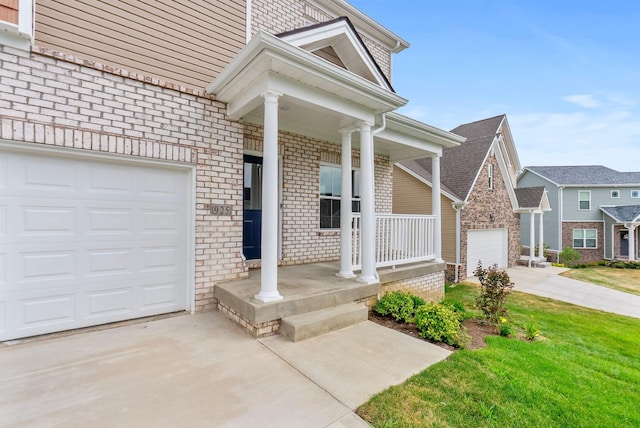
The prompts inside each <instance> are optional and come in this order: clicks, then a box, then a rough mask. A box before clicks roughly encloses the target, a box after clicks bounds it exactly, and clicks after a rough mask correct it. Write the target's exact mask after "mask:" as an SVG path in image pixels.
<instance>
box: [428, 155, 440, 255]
mask: <svg viewBox="0 0 640 428" xmlns="http://www.w3.org/2000/svg"><path fill="white" fill-rule="evenodd" d="M431 181H432V183H431V186H432V192H431V214H432V215H434V216H435V217H436V223H435V225H434V228H433V254H434V255H435V256H436V261H439V262H442V261H444V260H442V226H441V225H442V213H441V209H440V156H439V155H436V156H433V157H432V158H431ZM425 238H426V237H425Z"/></svg>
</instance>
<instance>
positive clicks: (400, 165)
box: [394, 163, 464, 204]
mask: <svg viewBox="0 0 640 428" xmlns="http://www.w3.org/2000/svg"><path fill="white" fill-rule="evenodd" d="M394 165H395V166H396V167H398V168H400V169H401V170H402V171H404V172H406V173H407V174H409V175H410V176H412V177H414V178H415V179H417V180H419V181H421V182H423V183H424V184H426V185H427V186H429V187H431V188H432V189H433V184H432V183H431V181H429V180H427V179H426V178H424V177H423V176H421V175H420V174H417V173H416V172H414V171H412V170H411V169H409V168H407V167H406V166H404V165H402V164H400V163H394ZM440 193H441V194H443V195H444V196H446V197H447V198H448V199H450V200H451V202H453V203H456V204H464V201H462V200H461V199H460V198H457V197H456V196H454V195H452V194H451V193H449V192H447V191H446V190H442V188H440Z"/></svg>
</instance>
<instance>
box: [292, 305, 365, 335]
mask: <svg viewBox="0 0 640 428" xmlns="http://www.w3.org/2000/svg"><path fill="white" fill-rule="evenodd" d="M368 313H369V311H368V308H367V306H366V305H365V304H364V303H347V304H344V305H340V306H334V307H331V308H326V309H320V310H318V311H313V312H307V313H305V314H300V315H293V316H290V317H286V318H282V321H281V324H280V334H281V335H282V336H284V337H286V338H288V339H290V340H291V341H292V342H299V341H301V340H305V339H310V338H312V337H316V336H320V335H322V334H325V333H329V332H331V331H335V330H340V329H343V328H345V327H349V326H352V325H355V324H358V323H361V322H363V321H366V320H367V318H368Z"/></svg>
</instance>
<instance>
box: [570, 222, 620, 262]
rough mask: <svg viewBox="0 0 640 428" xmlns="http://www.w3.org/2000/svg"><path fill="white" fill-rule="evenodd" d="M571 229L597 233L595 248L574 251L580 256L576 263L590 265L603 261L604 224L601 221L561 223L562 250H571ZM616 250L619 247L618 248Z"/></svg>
mask: <svg viewBox="0 0 640 428" xmlns="http://www.w3.org/2000/svg"><path fill="white" fill-rule="evenodd" d="M573 229H596V230H597V231H598V241H597V244H596V245H597V248H593V249H585V248H576V249H575V250H576V251H577V252H578V253H579V254H580V260H578V263H590V262H597V261H600V260H602V259H604V223H603V222H601V221H595V222H579V221H575V222H574V221H571V222H562V248H565V247H572V248H573ZM618 249H620V247H619V246H618Z"/></svg>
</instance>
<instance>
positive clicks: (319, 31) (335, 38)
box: [278, 17, 393, 91]
mask: <svg viewBox="0 0 640 428" xmlns="http://www.w3.org/2000/svg"><path fill="white" fill-rule="evenodd" d="M278 37H279V38H280V39H282V40H284V41H286V42H287V43H289V44H291V45H293V46H296V47H299V48H301V49H304V50H306V51H308V52H311V53H313V54H315V55H317V56H319V57H321V58H323V59H325V60H327V61H329V62H331V63H333V64H334V65H336V66H338V67H341V68H344V69H346V70H348V71H350V72H352V73H354V74H357V75H358V76H360V77H362V78H364V79H367V80H369V81H370V82H373V83H375V84H377V85H379V86H381V87H383V88H385V89H387V90H389V91H393V88H392V87H391V84H390V83H389V81H388V80H387V77H386V76H385V75H384V73H382V70H381V69H380V67H379V66H378V64H377V63H376V61H375V59H374V58H373V56H372V55H371V53H370V52H369V50H368V49H367V47H366V46H365V45H364V43H363V42H362V39H361V38H360V36H359V35H358V33H357V32H356V30H355V28H354V27H353V25H352V24H351V22H350V21H349V19H348V18H346V17H342V18H337V19H334V20H332V21H328V22H323V23H320V24H316V25H312V26H309V27H305V28H300V29H298V30H293V31H289V32H286V33H282V34H279V35H278Z"/></svg>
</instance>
